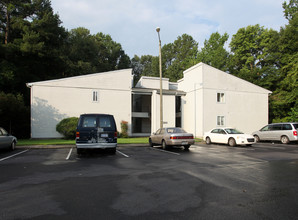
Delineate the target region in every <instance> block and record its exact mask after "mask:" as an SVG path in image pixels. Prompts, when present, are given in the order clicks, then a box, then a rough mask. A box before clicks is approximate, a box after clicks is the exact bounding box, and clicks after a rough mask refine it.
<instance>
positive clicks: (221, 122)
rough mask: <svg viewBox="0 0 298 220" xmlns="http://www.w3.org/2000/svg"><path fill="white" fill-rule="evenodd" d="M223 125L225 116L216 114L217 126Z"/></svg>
mask: <svg viewBox="0 0 298 220" xmlns="http://www.w3.org/2000/svg"><path fill="white" fill-rule="evenodd" d="M224 125H225V116H217V126H224Z"/></svg>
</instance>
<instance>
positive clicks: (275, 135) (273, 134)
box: [267, 124, 282, 141]
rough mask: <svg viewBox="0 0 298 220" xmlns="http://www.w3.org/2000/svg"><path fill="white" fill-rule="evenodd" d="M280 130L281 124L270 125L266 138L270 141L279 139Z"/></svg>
mask: <svg viewBox="0 0 298 220" xmlns="http://www.w3.org/2000/svg"><path fill="white" fill-rule="evenodd" d="M281 132H282V124H274V125H271V129H270V132H268V139H267V140H271V141H279V140H280V137H281Z"/></svg>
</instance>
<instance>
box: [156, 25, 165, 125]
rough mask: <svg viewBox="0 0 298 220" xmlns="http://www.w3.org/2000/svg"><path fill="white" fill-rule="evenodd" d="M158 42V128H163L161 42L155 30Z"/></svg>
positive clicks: (157, 29)
mask: <svg viewBox="0 0 298 220" xmlns="http://www.w3.org/2000/svg"><path fill="white" fill-rule="evenodd" d="M156 31H157V34H158V40H159V77H160V128H161V129H162V128H163V106H162V105H163V104H162V67H161V40H160V35H159V32H160V28H159V27H157V28H156Z"/></svg>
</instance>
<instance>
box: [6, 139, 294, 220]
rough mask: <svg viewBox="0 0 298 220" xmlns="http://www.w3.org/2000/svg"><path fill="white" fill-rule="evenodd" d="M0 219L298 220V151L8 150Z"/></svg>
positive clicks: (272, 147) (269, 147) (200, 147)
mask: <svg viewBox="0 0 298 220" xmlns="http://www.w3.org/2000/svg"><path fill="white" fill-rule="evenodd" d="M0 172H1V175H0V198H1V199H0V219H239V218H241V219H297V215H298V209H297V207H298V175H297V173H298V146H297V145H295V144H289V145H283V144H279V143H274V144H273V143H270V142H268V143H258V144H255V145H253V146H252V147H233V148H232V147H228V146H226V145H216V144H212V145H205V144H204V143H200V144H197V145H192V146H191V148H190V149H189V151H185V150H183V148H174V149H170V150H167V151H165V150H162V149H161V148H159V147H154V148H150V147H148V146H145V145H140V146H138V145H120V146H118V149H117V152H116V154H115V155H114V154H110V153H108V152H105V151H96V152H89V153H86V154H84V155H82V156H78V155H77V154H76V150H75V147H74V146H69V147H65V148H58V149H32V148H30V149H24V148H18V149H17V150H15V151H13V152H10V151H1V152H0Z"/></svg>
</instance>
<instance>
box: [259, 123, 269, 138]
mask: <svg viewBox="0 0 298 220" xmlns="http://www.w3.org/2000/svg"><path fill="white" fill-rule="evenodd" d="M271 130H272V126H271V125H266V126H265V127H263V128H262V129H261V130H260V131H259V132H258V136H259V138H260V139H261V140H270V139H269V138H270V132H271Z"/></svg>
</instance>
